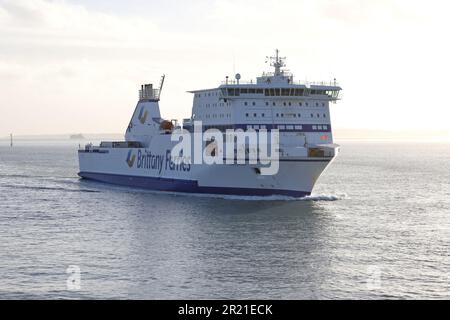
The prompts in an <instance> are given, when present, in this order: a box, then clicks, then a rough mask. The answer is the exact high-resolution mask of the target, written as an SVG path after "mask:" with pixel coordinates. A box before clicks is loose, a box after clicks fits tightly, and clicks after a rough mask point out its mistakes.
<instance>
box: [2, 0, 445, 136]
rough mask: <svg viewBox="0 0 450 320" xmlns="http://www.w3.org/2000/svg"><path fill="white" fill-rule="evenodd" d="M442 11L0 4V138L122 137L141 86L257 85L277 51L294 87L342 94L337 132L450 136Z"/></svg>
mask: <svg viewBox="0 0 450 320" xmlns="http://www.w3.org/2000/svg"><path fill="white" fill-rule="evenodd" d="M449 9H450V4H449V2H448V1H411V0H404V1H403V0H402V1H400V0H399V1H395V0H377V1H373V0H342V1H338V0H309V1H302V0H293V1H282V0H273V1H272V0H220V1H214V0H202V1H200V0H195V1H192V0H190V1H181V0H180V1H174V0H164V1H148V0H146V1H144V0H139V1H138V0H135V1H131V0H128V1H111V0H108V1H107V0H99V1H95V0H89V1H88V0H83V1H45V0H0V136H5V135H7V134H9V133H10V132H13V133H15V134H52V133H75V132H84V133H102V132H122V131H124V130H125V128H126V126H127V124H128V121H129V119H130V117H131V113H132V112H133V109H134V107H135V104H136V102H137V101H136V100H137V96H138V89H139V87H140V85H141V84H142V83H148V82H153V83H158V81H159V78H160V76H161V75H162V74H163V73H165V74H166V76H167V77H166V83H165V87H164V91H163V94H162V101H161V103H160V106H161V111H162V115H163V116H164V117H167V118H177V119H182V118H186V117H189V116H190V114H191V106H192V97H191V94H188V93H186V91H187V90H192V89H202V88H206V87H208V88H210V87H215V86H218V85H219V84H220V81H222V80H223V79H224V78H225V76H226V75H229V76H233V73H234V71H235V72H240V73H241V74H242V77H243V78H244V79H252V78H255V77H256V76H259V75H260V73H261V72H262V71H264V70H267V69H268V66H267V65H266V64H265V63H264V61H265V56H266V55H270V54H272V53H273V51H274V49H275V48H279V49H280V50H281V54H282V55H283V56H287V66H288V68H289V69H290V70H291V71H292V72H293V73H294V75H295V77H296V79H297V80H305V79H307V80H311V81H312V80H327V81H328V80H331V79H332V78H334V77H336V78H337V79H338V81H339V83H340V84H341V86H342V87H343V89H344V90H343V100H342V101H340V102H339V103H338V104H336V105H332V111H331V112H332V119H333V126H334V127H335V128H368V129H387V130H392V129H394V130H402V129H417V130H428V129H436V130H445V129H450V126H449V125H448V121H449V118H450V111H449V110H450V108H449V107H450V106H449V102H448V101H449V100H448V99H446V93H447V92H448V91H449V90H448V88H447V84H448V83H449V80H448V79H449V78H450V73H449V71H450V67H449V65H450V63H449V57H450V50H449V48H450V46H449V40H448V32H449V30H450V19H449V18H448V12H449V11H450V10H449Z"/></svg>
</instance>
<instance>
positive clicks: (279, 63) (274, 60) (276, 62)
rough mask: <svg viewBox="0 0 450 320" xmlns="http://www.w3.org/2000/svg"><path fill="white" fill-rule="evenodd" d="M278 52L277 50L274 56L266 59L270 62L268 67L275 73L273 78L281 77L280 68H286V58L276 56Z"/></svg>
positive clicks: (281, 71)
mask: <svg viewBox="0 0 450 320" xmlns="http://www.w3.org/2000/svg"><path fill="white" fill-rule="evenodd" d="M279 52H280V51H279V50H278V49H276V50H275V56H274V57H268V58H269V59H270V60H271V62H270V65H271V66H272V67H274V68H275V73H274V75H275V76H281V75H283V70H281V68H282V67H285V66H286V64H285V63H284V62H285V60H286V57H280V56H279V55H278V54H279Z"/></svg>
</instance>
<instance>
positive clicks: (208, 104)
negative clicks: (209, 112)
mask: <svg viewBox="0 0 450 320" xmlns="http://www.w3.org/2000/svg"><path fill="white" fill-rule="evenodd" d="M226 106H230V103H229V102H226V103H222V102H221V103H213V104H210V103H207V104H205V108H210V107H226Z"/></svg>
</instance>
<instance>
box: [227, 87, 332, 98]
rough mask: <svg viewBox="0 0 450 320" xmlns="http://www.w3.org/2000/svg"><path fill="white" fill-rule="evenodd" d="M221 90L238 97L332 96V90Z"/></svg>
mask: <svg viewBox="0 0 450 320" xmlns="http://www.w3.org/2000/svg"><path fill="white" fill-rule="evenodd" d="M225 90H226V89H225V88H224V89H222V91H224V92H223V93H224V94H226V93H228V95H229V96H239V95H241V94H255V93H256V94H263V93H264V95H265V96H268V97H270V96H285V97H301V96H307V95H310V94H314V95H333V93H334V91H333V90H316V89H299V88H267V89H248V88H228V91H225Z"/></svg>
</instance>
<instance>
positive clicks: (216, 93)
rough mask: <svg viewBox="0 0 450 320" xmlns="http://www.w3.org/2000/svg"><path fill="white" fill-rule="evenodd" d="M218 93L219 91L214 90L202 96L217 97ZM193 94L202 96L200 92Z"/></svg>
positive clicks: (198, 96)
mask: <svg viewBox="0 0 450 320" xmlns="http://www.w3.org/2000/svg"><path fill="white" fill-rule="evenodd" d="M218 94H219V93H218V92H216V91H215V92H208V93H204V94H203V96H204V97H217V95H218ZM195 96H196V97H197V98H200V97H201V96H202V94H201V93H196V94H195Z"/></svg>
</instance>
